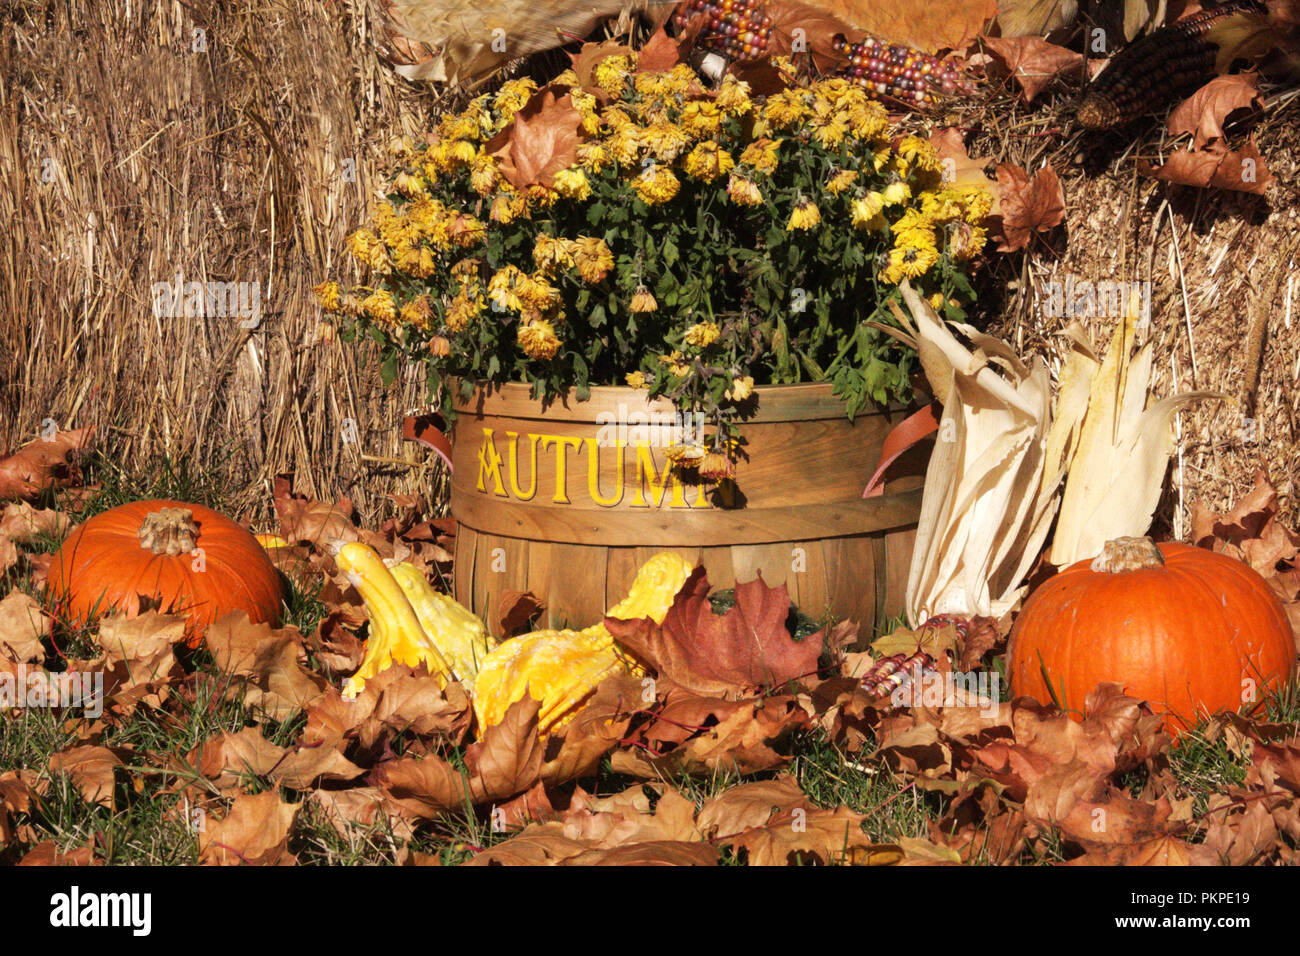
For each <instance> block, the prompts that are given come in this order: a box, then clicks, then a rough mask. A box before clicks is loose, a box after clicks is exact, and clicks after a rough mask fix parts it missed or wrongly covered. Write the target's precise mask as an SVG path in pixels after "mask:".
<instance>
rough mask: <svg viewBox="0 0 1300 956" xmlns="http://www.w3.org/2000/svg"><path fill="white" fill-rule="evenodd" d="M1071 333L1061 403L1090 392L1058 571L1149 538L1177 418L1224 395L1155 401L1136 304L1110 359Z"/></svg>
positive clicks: (1064, 514)
mask: <svg viewBox="0 0 1300 956" xmlns="http://www.w3.org/2000/svg"><path fill="white" fill-rule="evenodd" d="M1067 334H1068V335H1069V336H1070V338H1071V339H1072V341H1073V343H1074V351H1073V352H1072V353H1071V356H1070V358H1069V360H1067V362H1066V364H1065V367H1064V368H1063V369H1062V375H1061V385H1062V401H1064V400H1065V395H1066V390H1067V389H1069V390H1070V394H1071V396H1072V397H1071V399H1070V401H1071V402H1072V403H1074V404H1075V405H1076V406H1077V405H1078V403H1079V400H1080V399H1079V395H1080V391H1081V388H1082V385H1081V383H1083V382H1087V383H1088V385H1087V388H1088V394H1087V397H1086V408H1087V411H1086V413H1085V414H1084V416H1083V420H1082V425H1081V426H1080V428H1079V430H1078V434H1077V436H1074V438H1073V441H1074V443H1075V447H1074V449H1073V450H1072V451H1071V453H1070V456H1071V459H1072V460H1071V462H1070V468H1069V476H1068V477H1067V478H1066V482H1065V493H1064V495H1063V496H1062V498H1061V510H1060V516H1059V518H1058V520H1057V523H1056V533H1055V535H1054V536H1053V538H1052V548H1051V553H1050V555H1049V560H1050V561H1051V562H1052V564H1055V565H1057V566H1058V567H1063V566H1065V565H1069V564H1073V563H1074V562H1076V561H1082V560H1084V559H1090V558H1094V557H1096V556H1097V555H1098V554H1100V553H1101V549H1102V545H1104V544H1105V543H1106V542H1107V541H1110V540H1112V539H1114V538H1120V537H1125V536H1135V535H1143V534H1146V533H1147V531H1148V530H1149V529H1150V527H1151V518H1152V516H1153V515H1154V514H1155V510H1156V504H1157V503H1158V502H1159V500H1160V490H1161V488H1162V487H1163V485H1164V479H1165V472H1166V471H1167V470H1168V467H1169V457H1170V455H1171V454H1173V451H1174V433H1173V428H1172V422H1173V417H1174V415H1175V414H1176V413H1177V412H1178V410H1179V409H1181V408H1182V407H1183V406H1184V405H1186V404H1188V403H1189V402H1192V401H1195V400H1197V399H1201V398H1222V397H1224V396H1221V395H1218V394H1217V393H1215V392H1205V391H1198V392H1184V393H1182V394H1180V395H1173V396H1170V397H1169V398H1165V399H1161V400H1160V401H1157V402H1155V403H1154V404H1152V403H1151V401H1150V386H1151V367H1152V343H1151V342H1147V343H1146V344H1145V345H1143V346H1142V347H1141V348H1139V349H1138V350H1137V352H1136V353H1134V352H1133V346H1134V344H1135V339H1136V334H1137V308H1136V298H1135V299H1134V300H1133V301H1132V302H1131V303H1130V308H1129V309H1128V315H1127V317H1126V318H1125V319H1124V320H1123V321H1122V322H1121V323H1120V324H1119V327H1118V328H1116V330H1115V334H1114V336H1113V337H1112V338H1111V342H1110V346H1109V347H1108V348H1107V350H1106V354H1105V357H1104V358H1102V359H1100V360H1099V359H1098V358H1097V356H1096V351H1095V349H1093V347H1092V343H1091V342H1089V341H1088V339H1087V337H1086V335H1085V334H1084V332H1083V330H1082V328H1081V327H1078V326H1072V327H1071V328H1070V329H1069V330H1067Z"/></svg>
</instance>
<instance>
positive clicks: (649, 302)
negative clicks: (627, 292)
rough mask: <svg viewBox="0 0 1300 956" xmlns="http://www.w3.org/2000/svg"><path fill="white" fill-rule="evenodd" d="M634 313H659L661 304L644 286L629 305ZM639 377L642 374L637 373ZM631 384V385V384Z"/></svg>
mask: <svg viewBox="0 0 1300 956" xmlns="http://www.w3.org/2000/svg"><path fill="white" fill-rule="evenodd" d="M628 309H629V310H630V311H632V312H657V311H658V310H659V303H658V302H656V301H655V297H654V295H652V294H651V292H650V290H649V289H647V288H646V287H645V286H643V285H639V286H637V287H636V292H635V293H634V294H633V295H632V301H631V303H630V304H629V305H628ZM637 374H638V375H639V374H641V373H639V372H638V373H637ZM629 384H630V383H629Z"/></svg>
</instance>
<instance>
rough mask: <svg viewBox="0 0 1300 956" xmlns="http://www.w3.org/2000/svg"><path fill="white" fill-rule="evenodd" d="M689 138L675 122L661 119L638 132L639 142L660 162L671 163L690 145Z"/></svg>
mask: <svg viewBox="0 0 1300 956" xmlns="http://www.w3.org/2000/svg"><path fill="white" fill-rule="evenodd" d="M690 142H691V138H690V137H689V136H687V135H686V131H685V130H684V129H682V128H681V127H680V126H678V125H677V124H676V123H670V122H668V121H667V120H663V121H660V122H657V123H653V124H651V125H650V126H647V127H646V128H645V129H644V130H642V131H641V134H640V143H641V145H642V146H644V147H645V148H646V150H647V151H648V152H649V153H650V155H651V156H653V157H654V158H655V159H657V160H659V161H660V162H661V163H671V162H672V161H673V160H675V159H676V158H677V157H678V156H680V155H681V154H682V151H683V150H684V149H686V147H687V146H689V145H690Z"/></svg>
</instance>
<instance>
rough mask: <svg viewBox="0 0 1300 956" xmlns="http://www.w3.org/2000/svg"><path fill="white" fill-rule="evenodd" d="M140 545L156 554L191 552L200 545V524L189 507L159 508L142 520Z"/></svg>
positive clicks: (139, 532)
mask: <svg viewBox="0 0 1300 956" xmlns="http://www.w3.org/2000/svg"><path fill="white" fill-rule="evenodd" d="M136 534H137V535H139V537H140V547H142V548H144V549H145V550H147V551H152V552H153V553H154V554H171V555H177V554H189V553H190V552H191V551H193V550H194V549H195V547H196V546H197V545H198V540H199V526H198V523H197V522H195V520H194V512H192V511H190V509H189V508H159V509H158V510H157V511H151V512H149V514H147V515H145V518H144V520H143V521H142V522H140V530H139V531H137V532H136Z"/></svg>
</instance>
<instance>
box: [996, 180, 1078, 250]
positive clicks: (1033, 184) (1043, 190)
mask: <svg viewBox="0 0 1300 956" xmlns="http://www.w3.org/2000/svg"><path fill="white" fill-rule="evenodd" d="M997 178H998V186H999V208H1000V210H1001V218H1002V229H1001V232H1002V235H1001V238H1000V240H999V242H998V251H999V252H1014V251H1015V250H1017V249H1024V248H1025V247H1027V246H1028V245H1029V242H1030V240H1031V239H1032V238H1033V237H1034V235H1035V233H1040V232H1047V231H1049V230H1051V229H1053V228H1055V227H1056V226H1059V225H1060V224H1061V223H1062V222H1064V221H1065V192H1064V190H1062V188H1061V180H1060V179H1059V178H1057V175H1056V170H1054V169H1052V167H1051V166H1044V167H1043V168H1042V169H1040V170H1038V172H1036V173H1034V175H1033V177H1032V178H1031V177H1030V176H1029V174H1028V173H1027V172H1025V170H1023V169H1021V168H1020V167H1019V166H1014V165H1012V164H1010V163H999V164H998V167H997Z"/></svg>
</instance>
